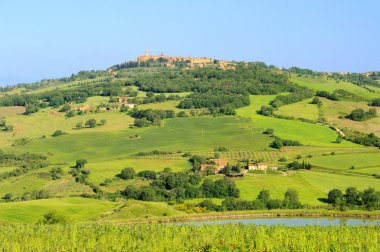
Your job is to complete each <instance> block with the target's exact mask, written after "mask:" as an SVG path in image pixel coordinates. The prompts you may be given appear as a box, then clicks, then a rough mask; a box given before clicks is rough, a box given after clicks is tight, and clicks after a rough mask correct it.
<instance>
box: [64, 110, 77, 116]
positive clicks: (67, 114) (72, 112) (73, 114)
mask: <svg viewBox="0 0 380 252" xmlns="http://www.w3.org/2000/svg"><path fill="white" fill-rule="evenodd" d="M74 116H75V112H74V111H73V110H70V111H68V112H67V113H66V117H74Z"/></svg>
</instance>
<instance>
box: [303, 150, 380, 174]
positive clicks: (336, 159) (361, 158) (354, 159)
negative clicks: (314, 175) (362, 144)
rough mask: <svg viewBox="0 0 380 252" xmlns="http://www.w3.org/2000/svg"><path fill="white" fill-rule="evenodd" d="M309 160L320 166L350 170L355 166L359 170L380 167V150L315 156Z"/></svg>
mask: <svg viewBox="0 0 380 252" xmlns="http://www.w3.org/2000/svg"><path fill="white" fill-rule="evenodd" d="M308 162H310V163H311V164H312V165H316V166H319V167H323V168H332V169H337V170H349V169H351V167H352V166H354V167H355V169H354V170H356V169H358V171H359V170H361V169H362V168H373V167H380V152H375V153H361V154H354V153H350V154H339V155H328V156H314V157H312V158H310V159H308ZM378 172H380V169H379V171H378Z"/></svg>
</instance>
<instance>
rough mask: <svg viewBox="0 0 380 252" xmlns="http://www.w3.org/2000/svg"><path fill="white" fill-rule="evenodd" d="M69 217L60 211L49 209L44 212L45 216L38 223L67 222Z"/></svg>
mask: <svg viewBox="0 0 380 252" xmlns="http://www.w3.org/2000/svg"><path fill="white" fill-rule="evenodd" d="M67 223H68V218H67V217H66V216H65V215H63V214H62V213H60V212H58V211H54V210H52V211H49V212H47V213H46V214H44V217H43V218H42V219H41V220H40V221H38V224H44V225H52V224H67Z"/></svg>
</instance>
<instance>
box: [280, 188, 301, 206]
mask: <svg viewBox="0 0 380 252" xmlns="http://www.w3.org/2000/svg"><path fill="white" fill-rule="evenodd" d="M284 196H285V197H284V200H283V205H284V207H285V208H287V209H298V208H302V204H301V203H300V202H299V200H298V192H297V191H296V190H294V189H288V190H287V191H286V192H285V195H284Z"/></svg>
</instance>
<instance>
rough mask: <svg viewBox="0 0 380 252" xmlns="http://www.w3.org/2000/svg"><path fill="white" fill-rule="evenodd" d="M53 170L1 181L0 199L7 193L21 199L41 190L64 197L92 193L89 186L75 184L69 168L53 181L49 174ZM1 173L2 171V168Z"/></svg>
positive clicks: (48, 168) (46, 169)
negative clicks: (25, 195)
mask: <svg viewBox="0 0 380 252" xmlns="http://www.w3.org/2000/svg"><path fill="white" fill-rule="evenodd" d="M51 168H52V167H46V168H43V169H38V170H34V171H31V172H29V173H27V174H25V175H23V176H19V177H11V178H8V179H5V180H0V197H2V196H4V195H5V194H6V193H12V194H13V197H21V196H22V195H23V194H24V193H26V192H32V191H35V190H41V189H43V190H46V191H47V192H49V193H50V194H52V195H54V196H64V197H67V196H71V195H80V194H82V193H91V192H92V191H91V189H90V188H89V187H88V186H85V185H83V184H79V183H75V181H74V178H73V177H72V176H71V175H70V174H67V171H68V170H69V168H68V167H66V168H65V167H63V168H64V170H65V171H66V173H65V175H64V176H63V177H62V178H61V179H59V180H52V179H51V175H50V173H49V171H50V170H51ZM0 171H2V168H0Z"/></svg>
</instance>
